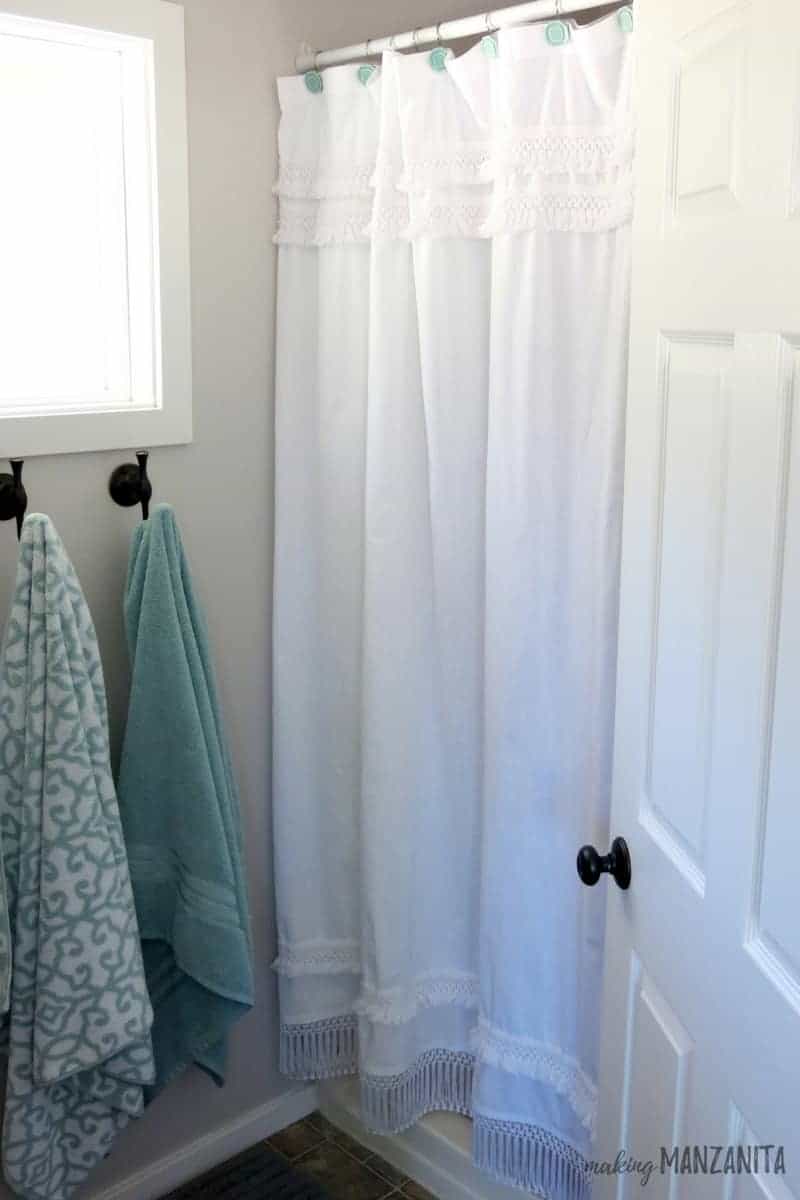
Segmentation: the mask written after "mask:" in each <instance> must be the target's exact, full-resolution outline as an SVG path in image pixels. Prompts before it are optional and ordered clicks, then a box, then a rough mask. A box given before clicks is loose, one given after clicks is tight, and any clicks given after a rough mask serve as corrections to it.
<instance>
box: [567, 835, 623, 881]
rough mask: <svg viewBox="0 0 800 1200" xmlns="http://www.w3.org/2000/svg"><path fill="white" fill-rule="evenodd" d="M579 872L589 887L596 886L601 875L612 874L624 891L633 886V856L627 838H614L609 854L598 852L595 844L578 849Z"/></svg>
mask: <svg viewBox="0 0 800 1200" xmlns="http://www.w3.org/2000/svg"><path fill="white" fill-rule="evenodd" d="M578 874H579V875H580V877H581V882H582V883H585V884H586V886H587V887H594V885H595V884H596V883H597V881H598V879H599V878H600V876H601V875H611V876H613V878H614V879H615V880H616V882H617V887H621V888H622V890H623V891H625V890H626V888H629V887H630V886H631V856H630V851H629V850H628V843H627V842H626V841H625V838H621V837H618V838H614V841H613V842H612V843H611V852H610V853H609V854H598V853H597V851H596V850H595V848H594V846H581V848H580V850H579V851H578Z"/></svg>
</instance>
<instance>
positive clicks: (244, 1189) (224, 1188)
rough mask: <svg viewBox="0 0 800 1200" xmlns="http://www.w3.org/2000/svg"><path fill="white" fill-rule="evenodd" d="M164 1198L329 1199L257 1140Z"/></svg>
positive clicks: (314, 1181)
mask: <svg viewBox="0 0 800 1200" xmlns="http://www.w3.org/2000/svg"><path fill="white" fill-rule="evenodd" d="M164 1200H328V1193H327V1192H325V1191H323V1189H322V1188H321V1187H320V1185H319V1184H318V1183H317V1181H316V1180H315V1179H311V1178H310V1177H309V1176H308V1175H303V1174H302V1172H301V1171H298V1170H295V1168H294V1167H290V1166H289V1164H288V1163H287V1161H286V1159H285V1158H282V1157H281V1156H280V1155H279V1154H276V1153H275V1151H274V1150H270V1148H269V1146H267V1145H266V1144H265V1143H264V1142H259V1144H258V1145H256V1146H251V1147H250V1149H249V1150H245V1151H243V1153H242V1154H237V1155H236V1157H235V1158H230V1159H228V1161H227V1162H224V1163H222V1164H221V1165H220V1166H218V1167H214V1169H213V1170H212V1171H209V1172H207V1174H205V1175H201V1176H200V1178H199V1179H193V1180H192V1182H191V1183H187V1184H185V1185H184V1186H183V1187H182V1188H178V1190H177V1191H176V1192H170V1194H169V1196H165V1197H164Z"/></svg>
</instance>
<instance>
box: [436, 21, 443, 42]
mask: <svg viewBox="0 0 800 1200" xmlns="http://www.w3.org/2000/svg"><path fill="white" fill-rule="evenodd" d="M436 44H437V45H438V46H441V44H442V22H441V21H437V22H436Z"/></svg>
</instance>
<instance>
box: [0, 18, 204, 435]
mask: <svg viewBox="0 0 800 1200" xmlns="http://www.w3.org/2000/svg"><path fill="white" fill-rule="evenodd" d="M0 3H1V0H0ZM79 4H80V9H79V8H78V6H79ZM20 6H21V5H20V3H17V7H20ZM108 8H113V10H114V13H113V17H114V19H113V22H112V23H113V24H114V25H116V26H118V27H115V28H109V27H107V26H108V25H109V22H108V19H107V15H106V14H105V13H104V12H103V10H104V9H108ZM126 9H127V10H129V11H128V13H127V15H128V16H129V17H130V18H132V19H131V21H130V22H129V23H128V25H127V26H126V21H125V17H126V11H125V10H126ZM31 10H37V11H36V13H35V15H30V13H31ZM38 10H41V15H40V13H39V11H38ZM87 10H88V11H97V12H98V13H103V25H104V28H102V29H95V28H87V27H85V26H84V25H82V24H78V23H73V22H72V21H70V20H69V19H68V18H69V17H70V16H78V15H81V16H82V15H84V14H85V13H86V12H87ZM54 16H55V17H56V18H57V19H53V17H54ZM143 26H144V28H143ZM0 161H1V162H2V163H3V186H2V188H0V263H1V264H2V267H1V268H0V446H2V450H3V453H4V454H6V455H9V454H14V455H24V454H36V453H59V452H62V451H69V450H97V449H111V448H124V447H130V446H134V445H139V444H140V443H141V444H143V445H153V444H162V445H163V444H166V443H169V442H181V441H189V440H190V439H191V358H190V326H189V266H188V201H187V169H186V114H185V75H184V51H183V10H182V9H181V8H180V7H179V6H178V5H174V4H171V3H162V2H160V0H125V2H123V3H118V4H115V5H113V6H111V5H107V4H96V3H95V4H87V2H86V0H41V3H39V0H33V2H31V0H28V2H27V3H25V12H24V14H22V13H2V12H0ZM159 168H161V170H159Z"/></svg>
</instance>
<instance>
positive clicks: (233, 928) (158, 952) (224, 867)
mask: <svg viewBox="0 0 800 1200" xmlns="http://www.w3.org/2000/svg"><path fill="white" fill-rule="evenodd" d="M125 623H126V628H127V634H128V645H129V649H130V657H131V694H130V703H129V708H128V721H127V726H126V729H125V739H124V742H123V749H122V759H121V763H120V774H119V784H118V788H117V791H118V794H119V804H120V811H121V813H122V822H123V827H124V830H125V838H126V842H127V847H128V861H129V863H130V870H131V879H132V881H133V892H134V898H135V901H136V912H137V916H138V918H139V928H140V931H141V935H142V946H143V955H144V964H145V972H146V976H147V986H148V989H149V992H150V998H151V1000H152V1004H153V1009H154V1011H155V1020H154V1023H153V1048H154V1051H155V1058H156V1071H157V1075H156V1082H155V1085H154V1086H153V1088H152V1089H150V1090H149V1091H148V1095H147V1099H148V1101H149V1100H152V1099H153V1098H154V1096H155V1095H156V1094H157V1093H158V1092H159V1091H160V1090H161V1088H163V1087H164V1085H165V1084H166V1083H168V1082H169V1080H170V1079H172V1078H173V1077H174V1076H175V1075H177V1074H178V1073H179V1072H181V1071H183V1070H184V1069H185V1068H186V1067H187V1066H189V1065H190V1064H191V1063H196V1064H197V1065H198V1066H200V1067H202V1068H203V1069H204V1070H206V1071H208V1073H209V1074H210V1075H211V1076H212V1078H213V1079H214V1080H215V1081H216V1082H217V1083H218V1084H220V1085H221V1084H223V1083H224V1081H225V1059H226V1049H227V1037H228V1031H229V1030H230V1028H231V1026H232V1025H233V1024H234V1022H235V1021H237V1020H238V1019H239V1018H240V1017H241V1016H243V1015H244V1014H245V1013H246V1012H247V1011H248V1010H249V1009H250V1008H252V1006H253V965H252V943H251V937H250V919H249V913H248V906H247V893H246V885H245V877H244V869H243V862H242V837H241V825H240V818H239V804H238V800H237V796H236V788H235V785H234V781H233V772H232V770H231V765H230V758H229V754H228V749H227V744H226V740H225V732H224V729H223V724H222V717H221V715H220V711H219V705H218V703H217V694H216V686H215V682H214V672H213V669H212V666H211V656H210V653H209V645H208V633H207V630H206V625H205V620H204V618H203V614H202V612H201V610H200V606H199V604H198V601H197V598H196V596H195V594H194V589H193V588H192V581H191V577H190V575H189V568H188V564H187V561H186V555H185V554H184V550H183V545H182V543H181V537H180V533H179V531H178V526H177V523H176V520H175V514H174V513H173V511H172V509H171V508H170V506H169V505H167V504H159V505H156V507H155V508H154V509H153V511H152V513H151V515H150V519H149V520H148V521H143V522H142V523H141V524H140V525H139V526H138V527H137V529H136V530H135V531H134V534H133V541H132V544H131V553H130V561H129V564H128V579H127V584H126V591H125Z"/></svg>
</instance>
